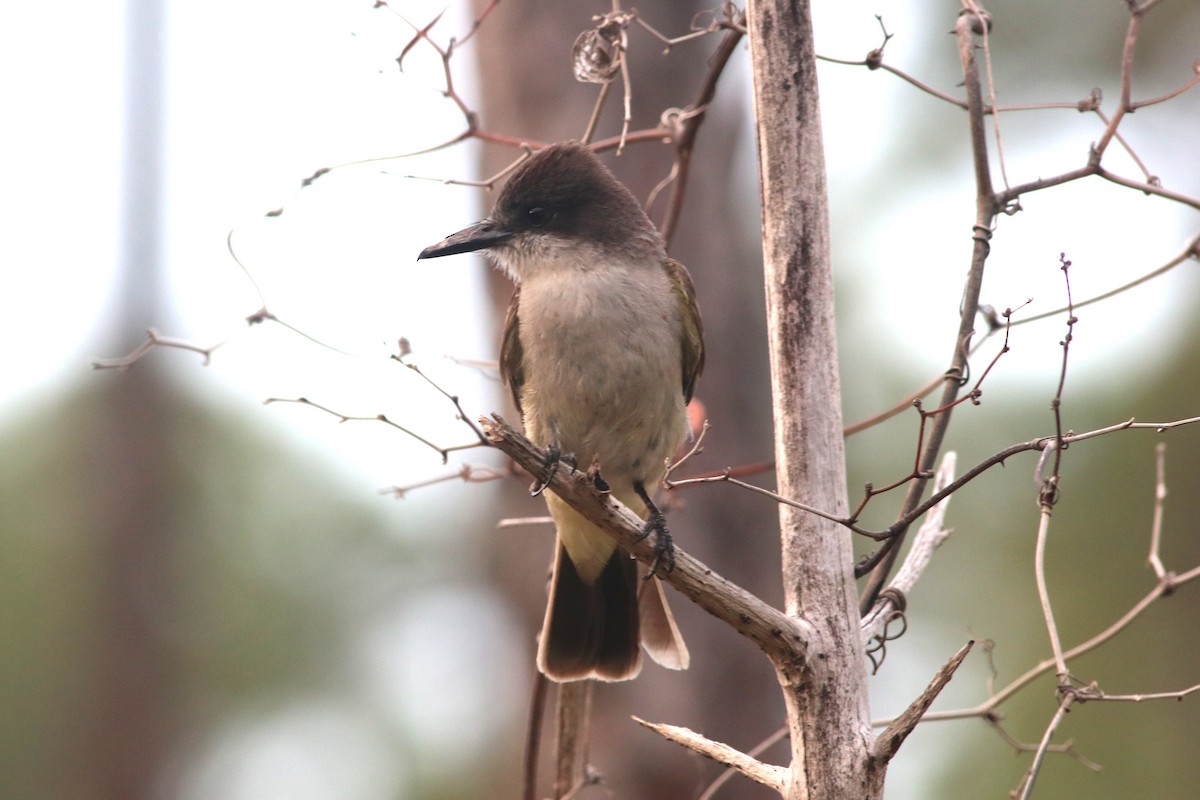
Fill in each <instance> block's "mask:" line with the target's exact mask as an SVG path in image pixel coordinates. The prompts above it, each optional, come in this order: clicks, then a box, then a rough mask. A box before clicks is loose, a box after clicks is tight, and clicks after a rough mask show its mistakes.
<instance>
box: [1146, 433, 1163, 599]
mask: <svg viewBox="0 0 1200 800" xmlns="http://www.w3.org/2000/svg"><path fill="white" fill-rule="evenodd" d="M1166 453H1167V444H1166V442H1159V443H1158V444H1157V445H1156V446H1155V448H1154V520H1153V521H1152V522H1151V523H1150V555H1149V556H1147V557H1146V562H1147V563H1148V564H1150V567H1151V568H1152V569H1153V570H1154V575H1155V577H1157V578H1158V579H1159V580H1160V581H1161V580H1162V579H1163V578H1165V577H1166V575H1167V570H1166V568H1165V567H1163V563H1162V558H1160V557H1159V555H1158V548H1159V544H1160V542H1161V541H1162V521H1163V501H1164V500H1166V499H1167V478H1166Z"/></svg>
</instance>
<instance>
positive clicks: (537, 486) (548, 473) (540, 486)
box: [529, 445, 575, 497]
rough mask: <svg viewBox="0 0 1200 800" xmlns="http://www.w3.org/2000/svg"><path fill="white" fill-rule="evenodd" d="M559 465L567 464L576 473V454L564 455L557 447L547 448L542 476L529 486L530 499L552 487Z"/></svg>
mask: <svg viewBox="0 0 1200 800" xmlns="http://www.w3.org/2000/svg"><path fill="white" fill-rule="evenodd" d="M559 464H566V465H567V466H568V467H570V468H571V471H572V472H574V471H575V454H574V453H564V452H563V451H561V450H559V449H558V447H556V446H555V445H550V446H549V447H547V448H546V458H545V459H543V460H542V476H541V477H540V478H538V479H537V480H535V481H534V482H533V483H532V484H531V485H530V486H529V496H530V497H537V496H538V495H539V494H541V493H542V492H544V491H546V487H547V486H549V485H550V481H551V480H552V479H553V478H554V471H555V470H557V469H558V465H559Z"/></svg>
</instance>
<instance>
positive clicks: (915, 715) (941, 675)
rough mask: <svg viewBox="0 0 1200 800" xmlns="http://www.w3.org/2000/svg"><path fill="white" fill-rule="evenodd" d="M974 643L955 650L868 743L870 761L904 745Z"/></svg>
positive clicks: (888, 758)
mask: <svg viewBox="0 0 1200 800" xmlns="http://www.w3.org/2000/svg"><path fill="white" fill-rule="evenodd" d="M974 644H975V642H974V641H969V642H967V643H966V644H965V645H963V646H962V647H961V648H959V650H958V652H957V653H955V654H954V655H953V657H951V659H950V660H949V661H947V662H946V664H945V665H944V666H943V667H942V668H941V669H940V670H938V673H937V675H935V676H934V677H933V680H932V681H930V682H929V685H928V686H926V687H925V691H923V692H921V694H920V696H918V697H917V699H916V700H914V701H913V702H912V705H910V706H909V707H908V708H906V709H905V710H904V713H903V714H901V715H900V716H898V717H896V718H895V719H894V720H892V721H891V723H890V724H889V725H888V726H887V728H885V729H884V730H883V732H882V733H881V734H879V736H877V737H875V741H874V742H873V743H872V744H871V757H872V758H874V759H878V760H879V761H882V762H884V763H887V762H888V761H891V760H892V758H893V757H894V756H895V755H896V753H897V751H899V750H900V745H902V744H904V740H905V739H907V738H908V735H909V734H910V733H912V731H913V728H915V727H917V723H918V722H920V721H921V718H922V717H923V716H925V712H926V711H928V710H929V706H931V705H933V701H934V700H936V699H937V696H938V695H939V694H941V693H942V689H944V688H946V684H947V683H949V682H950V679H951V678H953V677H954V673H955V672H957V671H958V668H959V666H961V665H962V662H963V659H965V658H966V657H967V653H969V652H971V648H972V647H973V646H974Z"/></svg>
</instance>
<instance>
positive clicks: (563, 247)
mask: <svg viewBox="0 0 1200 800" xmlns="http://www.w3.org/2000/svg"><path fill="white" fill-rule="evenodd" d="M476 250H482V251H484V252H485V253H486V254H487V255H488V256H489V257H490V258H492V259H493V260H494V261H495V262H496V263H497V264H499V265H500V266H501V267H502V268H504V269H505V270H506V271H508V272H509V273H510V275H512V277H513V278H514V279H516V280H522V279H525V278H528V276H529V274H530V273H531V271H532V270H535V269H544V268H546V267H545V265H548V264H561V265H570V264H575V263H577V262H578V263H581V264H583V265H590V264H603V263H608V262H611V261H613V260H614V259H617V258H620V259H621V260H625V261H632V260H636V259H638V258H639V257H641V256H648V257H650V258H649V261H650V262H651V263H653V262H655V261H657V260H661V257H662V241H661V239H660V238H659V236H658V233H657V231H656V230H655V229H654V225H653V223H651V222H650V219H649V218H648V217H647V216H646V214H645V212H644V211H643V210H642V207H641V205H640V204H639V203H638V201H637V198H635V197H634V196H633V194H632V193H631V192H630V191H629V190H628V189H627V188H625V186H624V185H623V184H622V183H621V182H620V181H618V180H617V179H616V177H615V176H614V175H613V174H612V172H610V171H609V170H608V168H607V167H605V166H604V165H603V164H602V163H601V162H600V160H599V159H597V158H596V156H595V155H594V154H593V153H592V151H591V150H589V149H588V148H587V147H585V146H584V145H581V144H578V143H575V142H563V143H560V144H555V145H550V146H549V147H546V148H543V149H542V150H539V151H537V152H536V153H534V154H532V155H531V156H530V157H529V158H527V159H526V160H525V161H524V162H522V163H521V165H520V166H518V167H517V169H516V171H515V172H513V175H512V177H511V178H509V180H508V182H507V183H506V184H505V185H504V189H503V190H502V191H501V192H500V196H499V197H498V198H497V199H496V205H495V206H494V207H493V208H492V213H491V215H490V216H488V217H487V218H486V219H483V220H480V221H479V222H477V223H475V224H474V225H471V226H469V227H467V228H464V229H463V230H461V231H459V232H457V233H454V234H451V235H450V236H447V237H446V238H445V239H443V240H442V241H440V242H438V243H437V244H435V245H432V246H430V247H427V248H425V249H424V250H422V251H421V254H420V255H419V256H418V258H437V257H439V256H449V255H454V254H456V253H469V252H473V251H476Z"/></svg>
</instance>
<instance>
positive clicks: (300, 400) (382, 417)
mask: <svg viewBox="0 0 1200 800" xmlns="http://www.w3.org/2000/svg"><path fill="white" fill-rule="evenodd" d="M273 403H293V404H296V405H302V406H310V407H311V408H315V409H317V410H318V411H323V412H325V413H326V414H329V415H330V416H332V417H335V418H336V419H337V421H338V422H382V423H383V424H384V425H388V426H390V427H392V428H395V429H396V430H398V431H400V432H401V433H403V434H405V435H407V436H409V437H411V438H413V439H415V440H416V441H418V442H420V443H421V444H423V445H425V446H426V447H428V448H430V449H431V450H433V451H434V452H436V453H438V454H439V455H440V456H441V457H442V463H443V464H444V463H446V462H447V461H448V460H449V458H450V453H453V452H455V451H456V450H469V449H471V448H473V447H480V446H482V445H483V444H484V442H482V441H480V442H471V443H470V444H456V445H451V446H450V447H440V446H438V445H436V444H434V443H433V442H431V441H429V440H428V439H426V438H425V437H424V436H421V435H420V434H419V433H416V432H415V431H413V430H411V429H409V428H406V427H404V426H403V425H401V424H399V423H398V422H394V421H392V420H391V419H388V417H387V415H386V414H376V415H374V416H370V417H366V416H361V417H356V416H350V415H348V414H343V413H341V412H340V411H334V410H333V409H332V408H328V407H326V406H323V405H321V404H320V403H314V402H313V401H312V400H309V399H308V398H307V397H296V398H287V397H268V398H267V399H266V400H264V401H263V405H265V406H269V405H272V404H273ZM433 482H435V483H436V482H437V481H433ZM400 492H401V495H402V493H403V490H400Z"/></svg>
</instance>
